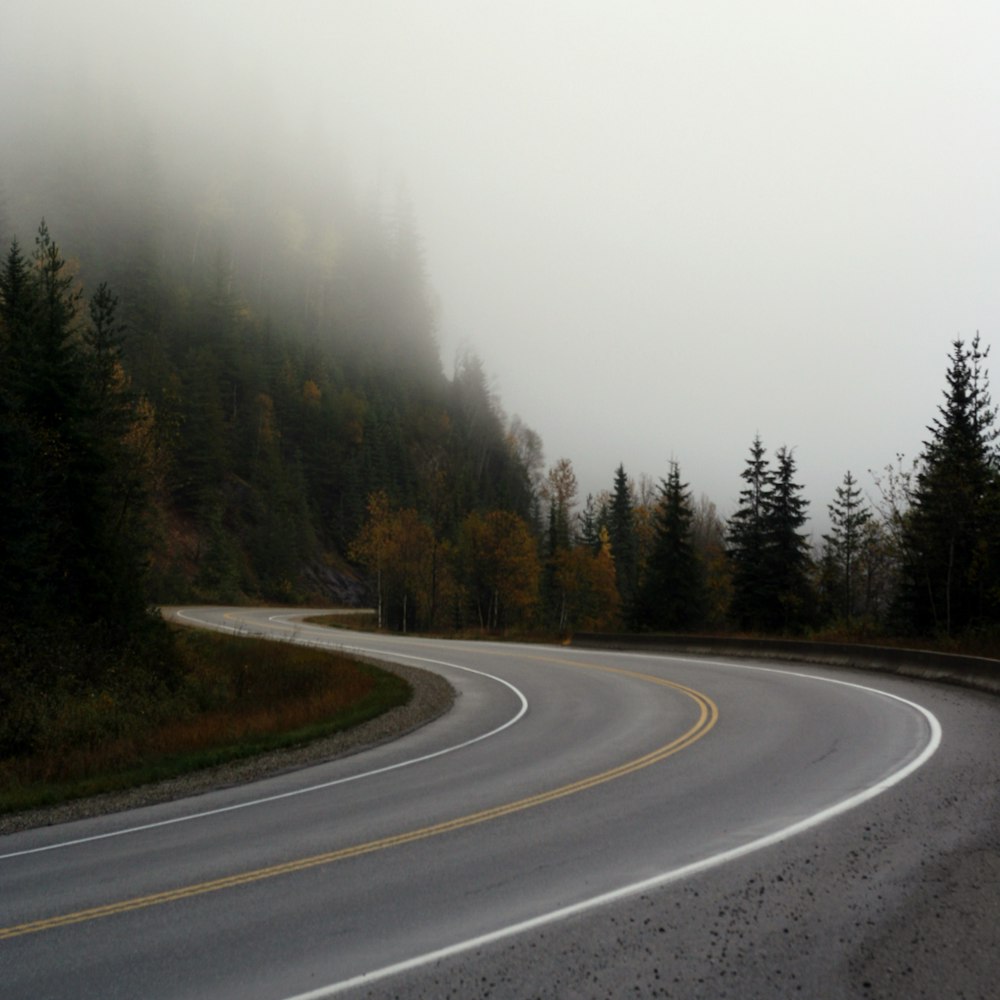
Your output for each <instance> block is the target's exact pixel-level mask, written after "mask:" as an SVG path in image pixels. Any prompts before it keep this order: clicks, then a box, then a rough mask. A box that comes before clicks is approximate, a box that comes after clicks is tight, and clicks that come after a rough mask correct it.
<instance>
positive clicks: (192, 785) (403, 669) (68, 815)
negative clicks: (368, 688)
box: [0, 661, 455, 835]
mask: <svg viewBox="0 0 1000 1000" xmlns="http://www.w3.org/2000/svg"><path fill="white" fill-rule="evenodd" d="M377 665H378V666H379V667H380V668H382V669H383V670H388V671H391V672H392V673H394V674H397V675H398V676H400V677H402V678H403V679H404V680H405V681H407V682H408V683H409V684H410V685H411V686H412V687H413V697H412V698H411V699H410V700H409V702H408V703H407V704H406V705H400V706H399V707H398V708H393V709H390V710H389V711H388V712H385V713H384V714H382V715H380V716H378V718H375V719H371V720H370V721H368V722H364V723H362V724H361V725H359V726H355V727H354V728H352V729H348V730H345V731H344V732H340V733H336V734H335V735H333V736H328V737H326V738H325V739H320V740H314V741H312V742H311V743H307V744H303V745H302V746H298V747H289V748H287V749H284V750H274V751H271V752H269V753H265V754H261V755H259V756H257V757H250V758H247V759H245V760H238V761H231V762H230V763H228V764H220V765H218V766H216V767H210V768H204V769H202V770H200V771H194V772H192V773H191V774H185V775H182V776H180V777H176V778H169V779H167V780H165V781H158V782H155V783H153V784H149V785H140V786H139V787H137V788H130V789H127V790H125V791H120V792H106V793H104V794H102V795H94V796H92V797H90V798H86V799H77V800H75V801H73V802H65V803H63V804H62V805H58V806H50V807H46V808H41V809H30V810H25V811H24V812H19V813H12V814H10V815H7V816H0V835H2V834H7V833H16V832H18V831H19V830H29V829H32V828H33V827H39V826H52V825H54V824H57V823H67V822H69V821H71V820H76V819H86V818H89V817H91V816H103V815H105V814H107V813H113V812H122V811H124V810H126V809H136V808H139V807H141V806H148V805H154V804H156V803H159V802H170V801H173V800H174V799H180V798H184V797H186V796H188V795H198V794H201V793H202V792H210V791H214V790H215V789H219V788H228V787H231V786H233V785H240V784H246V783H248V782H251V781H257V780H259V779H261V778H268V777H271V776H272V775H275V774H281V773H283V772H285V771H292V770H295V769H297V768H300V767H307V766H309V765H311V764H320V763H324V762H325V761H330V760H335V759H336V758H338V757H346V756H348V755H350V754H354V753H358V752H360V751H361V750H366V749H369V748H370V747H373V746H377V745H378V744H380V743H387V742H389V741H390V740H394V739H398V738H399V737H400V736H403V735H405V734H406V733H408V732H411V731H412V730H414V729H417V728H419V727H420V726H423V725H426V724H427V723H428V722H431V721H433V720H434V719H436V718H438V717H440V716H441V715H444V713H445V712H447V711H448V710H449V709H450V708H451V706H452V704H453V703H454V700H455V690H454V688H453V687H452V686H451V685H450V684H449V683H448V682H447V681H446V680H445V679H444V678H443V677H439V676H438V675H437V674H432V673H430V672H429V671H426V670H420V669H419V668H417V667H410V666H405V665H403V664H399V663H385V662H382V661H379V663H378V664H377Z"/></svg>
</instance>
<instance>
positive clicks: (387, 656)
mask: <svg viewBox="0 0 1000 1000" xmlns="http://www.w3.org/2000/svg"><path fill="white" fill-rule="evenodd" d="M177 614H178V615H182V614H183V612H177ZM190 620H192V621H196V620H197V619H193V618H192V619H190ZM200 624H206V623H200ZM207 624H208V627H210V628H214V629H216V630H219V631H227V632H236V631H239V630H238V629H236V628H234V627H233V626H230V625H214V624H212V623H207ZM286 641H287V640H286ZM295 641H298V640H295ZM299 644H300V645H305V643H304V642H301V641H299ZM315 645H316V646H318V647H319V648H323V644H322V643H316V644H315ZM326 648H330V649H331V650H336V651H342V652H345V653H362V654H365V655H371V656H373V657H376V658H381V659H383V660H390V661H391V660H392V658H396V659H397V660H398V659H399V658H403V659H407V660H415V661H417V662H418V663H429V664H434V665H435V666H439V667H452V668H453V669H455V670H462V671H464V672H465V673H469V674H477V675H478V676H480V677H485V678H487V679H488V680H491V681H496V682H497V683H498V684H502V685H503V686H504V687H507V688H510V690H511V691H513V692H514V695H515V697H516V698H517V699H518V701H519V702H520V708H519V709H518V711H517V712H516V713H515V714H514V715H513V716H512V717H511V718H510V719H508V720H507V721H506V722H505V723H503V725H500V726H497V727H496V728H495V729H491V730H490V731H489V732H488V733H481V734H480V735H479V736H474V737H473V738H472V739H469V740H465V741H464V742H462V743H456V744H455V745H454V746H450V747H445V748H444V749H443V750H435V751H434V752H433V753H428V754H424V755H423V756H422V757H413V758H411V759H409V760H404V761H399V762H398V763H396V764H388V765H387V766H385V767H379V768H375V770H373V771H365V772H363V773H361V774H352V775H348V776H347V777H346V778H337V779H335V780H333V781H324V782H322V783H321V784H318V785H309V786H308V787H307V788H296V789H293V790H292V791H289V792H280V793H279V794H277V795H267V796H265V797H264V798H260V799H250V800H249V801H247V802H237V803H235V804H234V805H231V806H221V807H220V808H218V809H206V810H204V811H203V812H196V813H188V814H186V815H184V816H175V817H173V818H172V819H164V820H159V821H157V822H155V823H144V824H142V825H141V826H130V827H125V828H124V829H121V830H109V831H108V832H107V833H95V834H94V835H93V836H90V837H78V838H77V839H75V840H61V841H58V842H57V843H54V844H46V845H45V846H44V847H30V848H28V849H26V850H23V851H12V852H11V853H9V854H0V861H6V860H9V859H11V858H21V857H24V856H25V855H28V854H42V853H43V852H45V851H56V850H60V849H62V848H64V847H77V846H79V845H80V844H90V843H93V842H94V841H96V840H108V839H109V838H111V837H124V836H126V835H127V834H133V833H141V832H143V831H145V830H156V829H159V828H161V827H165V826H173V825H174V824H175V823H188V822H190V821H191V820H195V819H205V818H207V817H209V816H219V815H221V814H222V813H227V812H235V811H236V810H238V809H249V808H250V807H252V806H259V805H264V804H266V803H268V802H279V801H280V800H281V799H290V798H293V797H295V796H297V795H308V794H310V793H311V792H319V791H323V790H324V789H327V788H333V787H334V786H335V785H345V784H347V783H348V782H350V781H360V780H361V779H362V778H372V777H375V775H378V774H385V773H387V772H389V771H396V770H398V769H399V768H403V767H409V766H410V765H411V764H422V763H424V762H425V761H428V760H433V759H434V758H435V757H443V756H444V755H445V754H449V753H454V752H455V751H456V750H464V749H465V748H466V747H470V746H472V745H473V744H474V743H480V742H482V741H483V740H486V739H489V738H490V737H491V736H496V735H497V734H498V733H502V732H503V731H504V730H505V729H509V728H510V727H511V726H513V725H515V724H516V723H518V722H520V721H521V719H522V718H524V716H525V714H526V713H527V711H528V699H527V698H526V697H525V696H524V693H523V692H522V691H521V690H520V689H518V688H516V687H515V686H514V685H513V684H511V683H510V682H509V681H505V680H504V679H503V678H502V677H495V676H494V675H493V674H488V673H485V672H484V671H482V670H473V668H472V667H462V666H459V665H458V664H457V663H448V662H447V661H445V660H432V659H430V658H428V657H426V656H412V655H410V654H409V653H400V652H396V651H392V652H387V651H385V650H373V649H364V648H362V647H355V646H338V645H330V646H329V647H326ZM319 763H322V762H319Z"/></svg>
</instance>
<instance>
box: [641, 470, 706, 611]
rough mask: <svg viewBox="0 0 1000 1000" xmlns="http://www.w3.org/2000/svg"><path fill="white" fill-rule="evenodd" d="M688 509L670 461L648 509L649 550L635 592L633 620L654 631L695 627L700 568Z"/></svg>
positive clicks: (701, 603)
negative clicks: (651, 537)
mask: <svg viewBox="0 0 1000 1000" xmlns="http://www.w3.org/2000/svg"><path fill="white" fill-rule="evenodd" d="M693 521H694V509H693V507H692V503H691V494H690V491H689V490H688V486H687V484H686V483H682V482H681V477H680V468H679V466H678V464H677V463H676V462H671V463H670V472H669V473H668V475H667V478H666V479H665V480H663V481H661V484H660V498H659V503H658V504H657V506H656V510H655V514H654V541H653V551H652V553H651V555H650V559H649V563H648V565H647V567H646V574H645V579H644V581H643V584H642V588H641V591H640V597H639V601H638V609H637V616H636V617H637V621H638V624H639V625H640V626H644V627H647V628H652V629H657V630H660V631H666V630H670V631H680V630H690V629H694V628H697V627H698V626H699V625H700V624H701V622H702V619H703V617H704V610H705V593H704V579H703V574H702V567H701V564H700V563H699V561H698V556H697V554H696V552H695V549H694V540H693V536H692V525H693Z"/></svg>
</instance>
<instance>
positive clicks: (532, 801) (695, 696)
mask: <svg viewBox="0 0 1000 1000" xmlns="http://www.w3.org/2000/svg"><path fill="white" fill-rule="evenodd" d="M531 658H532V659H538V660H543V661H545V660H547V661H550V662H555V663H561V664H565V665H568V666H576V667H583V668H585V669H589V670H600V671H602V672H606V673H614V674H620V675H622V676H625V677H630V678H633V679H636V680H642V681H647V682H649V683H652V684H657V685H660V686H662V687H669V688H673V689H674V690H676V691H679V692H680V693H681V694H684V695H686V696H687V697H689V698H691V699H692V700H693V701H694V702H695V703H696V704H697V705H698V709H699V714H698V721H697V722H696V723H695V724H694V725H693V726H692V727H691V728H690V729H689V730H688V731H687V732H685V733H683V734H682V735H681V736H678V737H677V738H676V739H674V740H671V741H670V742H669V743H665V744H664V745H663V746H661V747H658V748H657V749H656V750H653V751H651V752H650V753H648V754H645V755H644V756H642V757H637V758H636V759H634V760H630V761H627V762H626V763H624V764H620V765H618V766H617V767H613V768H610V769H609V770H607V771H601V772H600V773H599V774H594V775H591V776H589V777H586V778H581V779H580V780H578V781H574V782H571V783H570V784H568V785H562V786H560V787H559V788H553V789H550V790H549V791H547V792H539V793H537V794H535V795H529V796H527V797H526V798H523V799H518V800H516V801H515V802H508V803H506V804H504V805H499V806H493V807H491V808H489V809H483V810H481V811H479V812H475V813H470V814H469V815H467V816H459V817H456V818H455V819H450V820H445V821H443V822H441V823H435V824H433V825H431V826H425V827H421V828H419V829H417V830H410V831H408V832H406V833H399V834H395V835H393V836H391V837H383V838H381V839H379V840H372V841H369V842H368V843H365V844H357V845H355V846H353V847H344V848H341V849H340V850H337V851H328V852H326V853H324V854H315V855H313V856H311V857H308V858H299V859H297V860H295V861H287V862H285V863H283V864H279V865H271V866H268V867H266V868H257V869H254V870H252V871H247V872H240V873H237V874H235V875H228V876H226V877H224V878H219V879H212V880H210V881H206V882H198V883H196V884H194V885H188V886H181V887H180V888H177V889H168V890H166V891H165V892H157V893H152V894H150V895H147V896H137V897H135V898H133V899H125V900H121V901H119V902H117V903H106V904H104V905H103V906H94V907H91V908H90V909H86V910H78V911H77V912H75V913H66V914H62V915H59V916H54V917H46V918H43V919H41V920H33V921H30V922H28V923H23V924H16V925H14V926H11V927H4V928H0V940H6V939H8V938H14V937H20V936H22V935H25V934H36V933H38V932H40V931H47V930H53V929H55V928H57V927H67V926H69V925H70V924H79V923H83V922H85V921H88V920H97V919H99V918H101V917H110V916H114V915H115V914H119V913H128V912H130V911H132V910H141V909H144V908H146V907H149V906H159V905H160V904H162V903H171V902H175V901H176V900H180V899H190V898H191V897H193V896H201V895H204V894H205V893H209V892H218V891H220V890H222V889H232V888H235V887H236V886H240V885H247V884H249V883H252V882H260V881H262V880H264V879H268V878H275V877H277V876H279V875H289V874H292V873H294V872H300V871H305V870H306V869H309V868H316V867H318V866H320V865H328V864H332V863H333V862H335V861H343V860H345V859H347V858H356V857H360V856H361V855H363V854H371V853H372V852H374V851H382V850H385V849H387V848H390V847H399V846H401V845H403V844H411V843H414V842H415V841H418V840H425V839H427V838H428V837H435V836H437V835H438V834H442V833H450V832H452V831H454V830H461V829H464V828H466V827H470V826H475V825H477V824H479V823H487V822H489V821H491V820H495V819H500V818H501V817H503V816H509V815H511V814H512V813H516V812H521V811H522V810H525V809H532V808H534V807H535V806H540V805H543V804H545V803H547V802H553V801H555V800H556V799H560V798H564V797H565V796H567V795H574V794H576V793H577V792H582V791H585V790H587V789H589V788H594V787H595V786H597V785H601V784H603V783H605V782H607V781H612V780H614V779H616V778H622V777H625V776H626V775H628V774H632V773H634V772H635V771H639V770H641V769H643V768H646V767H649V766H650V765H651V764H656V763H659V762H660V761H662V760H665V759H666V758H667V757H670V756H672V755H673V754H675V753H678V752H679V751H681V750H683V749H685V748H686V747H689V746H690V745H691V744H692V743H694V742H695V741H696V740H699V739H701V738H702V737H703V736H704V735H705V734H706V733H707V732H708V731H709V730H710V729H711V728H712V727H713V726H714V725H715V723H716V721H717V720H718V717H719V710H718V707H717V706H716V704H715V702H713V701H712V699H711V698H709V697H708V696H707V695H704V694H702V693H701V692H699V691H695V690H694V689H693V688H689V687H685V686H684V685H682V684H677V683H675V682H674V681H668V680H664V679H662V678H659V677H653V676H651V675H649V674H640V673H636V672H634V671H631V670H619V669H617V668H615V667H607V666H602V665H597V664H590V663H580V662H576V661H571V660H563V659H556V658H554V657H531Z"/></svg>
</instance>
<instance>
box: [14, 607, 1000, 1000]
mask: <svg viewBox="0 0 1000 1000" xmlns="http://www.w3.org/2000/svg"><path fill="white" fill-rule="evenodd" d="M182 614H183V615H184V616H185V617H186V618H187V619H188V620H189V621H190V622H192V623H193V622H196V621H197V622H200V623H202V624H209V625H212V626H214V627H222V628H227V629H233V630H236V631H240V632H244V633H250V632H264V633H266V634H270V635H273V636H276V637H281V638H287V639H292V640H294V641H304V642H310V643H318V644H324V645H330V646H348V647H350V648H353V649H359V650H364V651H367V652H369V653H370V654H372V655H375V656H378V657H382V658H392V659H400V660H402V661H403V662H407V663H411V664H414V665H417V666H425V667H427V668H429V669H432V670H434V671H436V672H439V673H441V674H443V675H444V676H446V677H447V678H448V680H449V681H451V683H452V684H453V685H454V686H455V688H456V689H457V691H458V692H459V697H458V699H457V700H456V705H455V708H454V709H453V710H452V711H451V712H450V713H448V715H446V716H445V717H443V718H441V719H439V720H437V721H436V722H434V723H431V724H430V725H428V726H425V727H424V728H422V729H420V730H418V731H417V732H414V733H411V734H409V735H408V736H406V737H404V738H402V739H400V740H397V741H395V742H393V743H391V744H386V745H383V746H380V747H377V748H374V749H371V750H368V751H366V752H364V753H362V754H358V755H355V756H353V757H348V758H343V759H340V760H337V761H332V762H329V763H326V764H323V765H320V766H315V767H311V768H308V769H305V770H301V771H297V772H294V773H289V774H284V775H280V776H277V777H274V778H271V779H269V780H266V781H262V782H258V783H256V784H253V785H249V786H244V787H239V788H229V789H221V790H219V791H216V792H213V793H211V794H207V795H202V796H199V797H197V798H192V799H188V800H184V801H179V802H174V803H169V804H161V805H157V806H152V807H149V808H146V809H143V810H137V811H135V812H133V813H123V814H118V815H114V816H107V817H102V818H97V819H90V820H86V821H80V822H77V823H71V824H65V825H63V826H59V827H50V828H45V829H38V830H32V831H27V832H24V833H20V834H14V835H10V836H7V837H4V838H2V839H0V995H3V996H4V997H11V998H14V997H31V998H43V997H78V996H95V997H97V996H100V997H113V996H122V997H139V996H141V997H233V998H237V997H238V998H241V1000H245V998H256V997H261V998H269V1000H282V998H292V997H295V998H299V997H306V996H308V997H322V996H332V995H335V994H339V993H344V994H347V995H349V996H378V997H381V996H401V997H410V996H426V997H444V996H454V997H478V996H498V997H527V996H551V997H598V996H608V997H619V996H627V995H631V996H677V997H691V996H705V997H724V996H731V997H751V996H761V997H765V996H783V995H801V996H820V995H822V996H824V997H837V996H843V997H854V996H872V997H876V996H879V997H881V996H899V997H914V996H921V995H926V996H942V995H951V996H965V997H973V996H983V997H986V996H992V995H993V987H994V985H995V984H994V982H993V978H994V971H993V963H994V961H995V958H994V956H995V954H996V951H993V953H992V954H990V949H991V948H995V946H996V945H997V940H996V935H997V931H996V930H995V928H997V927H998V926H1000V921H998V919H997V918H998V916H1000V913H998V909H1000V893H998V889H997V886H998V880H1000V865H998V864H997V833H996V831H997V829H998V824H997V819H998V816H997V812H998V809H997V794H996V793H997V788H998V784H997V781H998V765H997V763H996V759H997V756H998V755H997V753H996V750H997V749H998V746H997V733H998V728H997V722H998V719H1000V716H998V713H997V707H996V703H995V702H994V701H993V700H991V699H990V698H988V697H987V696H983V695H978V694H975V693H971V692H963V691H958V690H955V689H947V688H940V687H937V688H936V687H932V686H930V685H922V684H917V683H913V682H904V681H901V680H899V679H897V678H887V677H878V676H875V675H870V674H868V675H861V674H854V673H850V672H845V671H839V672H832V671H826V670H822V669H817V668H807V667H800V668H789V667H788V666H784V667H777V666H766V665H762V664H753V665H750V664H745V663H738V662H736V661H712V660H707V659H703V658H683V657H677V656H669V657H668V656H659V655H649V654H626V653H611V652H593V651H582V650H576V649H563V648H558V647H544V646H523V645H519V646H515V645H509V644H491V643H457V642H442V641H431V640H418V639H405V640H404V639H401V638H393V637H385V636H372V635H361V634H354V633H344V632H334V631H331V630H328V629H321V628H317V627H314V626H309V625H304V624H301V623H300V622H298V621H297V620H296V616H295V615H294V614H292V613H290V612H289V611H287V610H284V611H280V612H279V611H276V610H272V611H265V610H246V609H241V610H237V609H229V610H227V609H188V610H186V611H184V612H182Z"/></svg>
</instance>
